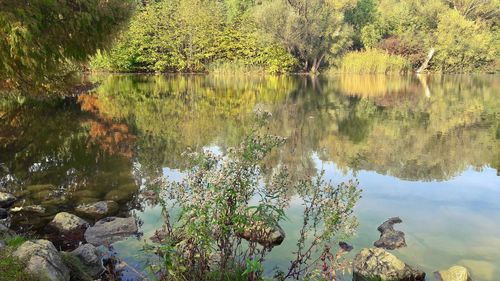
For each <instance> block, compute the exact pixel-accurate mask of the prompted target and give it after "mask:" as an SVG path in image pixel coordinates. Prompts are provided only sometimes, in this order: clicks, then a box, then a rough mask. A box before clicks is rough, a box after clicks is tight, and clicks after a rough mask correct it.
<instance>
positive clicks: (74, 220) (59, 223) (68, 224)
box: [49, 212, 89, 233]
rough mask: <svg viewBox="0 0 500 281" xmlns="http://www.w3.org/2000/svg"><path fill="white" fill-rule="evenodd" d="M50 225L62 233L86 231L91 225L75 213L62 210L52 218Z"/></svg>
mask: <svg viewBox="0 0 500 281" xmlns="http://www.w3.org/2000/svg"><path fill="white" fill-rule="evenodd" d="M49 226H51V227H53V228H55V229H57V230H58V231H59V232H61V233H70V232H71V233H74V232H83V231H85V229H87V227H89V223H88V222H86V221H85V220H83V219H82V218H79V217H77V216H75V215H73V214H70V213H67V212H61V213H58V214H57V215H56V216H55V217H54V219H52V221H51V222H50V223H49Z"/></svg>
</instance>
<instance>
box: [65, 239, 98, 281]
mask: <svg viewBox="0 0 500 281" xmlns="http://www.w3.org/2000/svg"><path fill="white" fill-rule="evenodd" d="M71 254H72V255H74V256H75V257H77V258H78V259H79V260H80V261H81V262H82V264H83V265H84V266H85V267H86V271H87V272H88V273H89V274H90V275H92V277H94V278H97V277H99V275H101V273H103V272H104V270H105V268H104V266H103V264H102V254H101V253H100V251H99V250H98V249H97V248H96V247H94V245H92V244H84V245H81V246H80V247H78V248H77V249H76V250H74V251H72V252H71Z"/></svg>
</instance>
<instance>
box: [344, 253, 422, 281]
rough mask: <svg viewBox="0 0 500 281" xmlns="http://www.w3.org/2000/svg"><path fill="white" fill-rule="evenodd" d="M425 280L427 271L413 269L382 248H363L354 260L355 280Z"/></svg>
mask: <svg viewBox="0 0 500 281" xmlns="http://www.w3.org/2000/svg"><path fill="white" fill-rule="evenodd" d="M377 278H378V279H381V280H391V281H423V280H425V272H422V271H420V270H416V269H413V268H412V267H410V266H409V265H407V264H406V263H404V262H403V261H401V260H400V259H398V258H397V257H396V256H394V255H393V254H391V253H389V252H387V251H385V250H383V249H380V248H365V249H362V250H361V251H360V252H359V253H358V254H357V255H356V257H355V258H354V261H353V280H354V281H365V280H378V279H377Z"/></svg>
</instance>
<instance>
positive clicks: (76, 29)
mask: <svg viewBox="0 0 500 281" xmlns="http://www.w3.org/2000/svg"><path fill="white" fill-rule="evenodd" d="M131 11H132V0H125V1H122V0H108V1H102V0H81V1H72V0H58V1H51V0H34V1H26V0H22V1H19V0H3V1H1V2H0V89H1V88H7V89H19V88H23V89H25V90H28V89H32V88H34V87H41V88H42V89H46V88H47V87H48V84H49V83H50V82H51V81H52V79H54V78H56V77H59V78H60V77H63V76H64V74H66V73H65V72H63V70H64V69H63V67H62V66H63V65H67V64H66V63H67V62H68V61H76V62H81V61H84V60H85V59H86V58H87V56H88V55H89V54H92V53H93V52H94V51H95V50H96V49H98V48H103V47H104V46H105V45H106V43H107V42H109V41H110V38H112V37H111V36H110V32H111V31H112V30H113V29H115V27H116V25H117V24H119V23H121V22H123V21H124V20H125V19H127V18H128V16H129V14H130V13H131ZM111 33H112V32H111Z"/></svg>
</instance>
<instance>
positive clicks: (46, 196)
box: [31, 190, 54, 201]
mask: <svg viewBox="0 0 500 281" xmlns="http://www.w3.org/2000/svg"><path fill="white" fill-rule="evenodd" d="M31 198H33V199H35V200H38V201H47V200H52V198H54V192H52V191H51V190H42V191H39V192H36V193H31Z"/></svg>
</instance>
